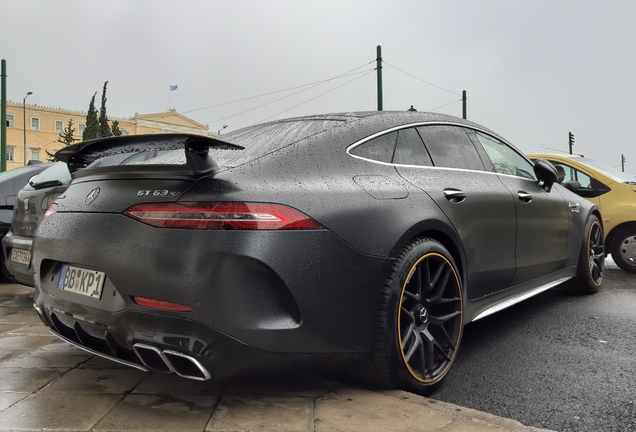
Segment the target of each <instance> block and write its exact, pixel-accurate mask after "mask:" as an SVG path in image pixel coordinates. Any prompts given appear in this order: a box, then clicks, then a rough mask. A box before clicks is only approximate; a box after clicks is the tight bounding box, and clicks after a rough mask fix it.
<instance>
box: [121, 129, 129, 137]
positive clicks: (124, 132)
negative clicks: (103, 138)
mask: <svg viewBox="0 0 636 432" xmlns="http://www.w3.org/2000/svg"><path fill="white" fill-rule="evenodd" d="M120 131H121V134H122V136H126V135H128V129H120Z"/></svg>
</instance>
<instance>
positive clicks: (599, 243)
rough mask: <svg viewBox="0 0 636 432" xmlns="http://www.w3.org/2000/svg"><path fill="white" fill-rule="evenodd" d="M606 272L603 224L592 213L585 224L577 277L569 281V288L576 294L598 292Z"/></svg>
mask: <svg viewBox="0 0 636 432" xmlns="http://www.w3.org/2000/svg"><path fill="white" fill-rule="evenodd" d="M604 274H605V246H604V244H603V226H602V225H601V221H600V220H599V219H598V217H596V216H594V215H592V216H590V218H589V219H588V221H587V224H586V226H585V236H584V237H583V242H582V244H581V252H580V253H579V261H578V265H577V270H576V277H575V278H574V279H572V280H571V281H570V282H569V283H568V285H569V289H570V291H571V292H573V293H576V294H594V293H596V292H598V289H599V287H600V286H601V283H602V282H603V276H604Z"/></svg>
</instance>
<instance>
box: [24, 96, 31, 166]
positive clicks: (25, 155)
mask: <svg viewBox="0 0 636 432" xmlns="http://www.w3.org/2000/svg"><path fill="white" fill-rule="evenodd" d="M32 94H33V92H27V94H26V96H25V97H24V99H22V115H23V120H24V165H25V166H26V164H27V154H26V127H27V126H26V98H28V97H29V96H31V95H32Z"/></svg>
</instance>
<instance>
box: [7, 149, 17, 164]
mask: <svg viewBox="0 0 636 432" xmlns="http://www.w3.org/2000/svg"><path fill="white" fill-rule="evenodd" d="M7 160H8V161H13V160H15V147H7Z"/></svg>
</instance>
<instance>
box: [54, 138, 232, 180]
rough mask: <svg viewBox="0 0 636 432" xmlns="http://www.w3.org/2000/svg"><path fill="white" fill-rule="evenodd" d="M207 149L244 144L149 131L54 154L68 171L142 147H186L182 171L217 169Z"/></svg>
mask: <svg viewBox="0 0 636 432" xmlns="http://www.w3.org/2000/svg"><path fill="white" fill-rule="evenodd" d="M210 148H216V149H224V150H244V147H241V146H238V145H235V144H231V143H228V142H225V141H221V140H218V139H216V138H211V137H207V136H202V135H191V134H148V135H127V136H119V137H109V138H97V139H93V140H88V141H82V142H80V143H77V144H71V145H69V146H66V147H64V148H62V149H60V150H58V151H57V152H56V153H55V160H57V161H61V162H66V164H67V165H68V168H69V171H70V172H74V171H77V170H78V169H81V168H86V167H87V166H88V165H89V164H91V163H92V162H94V161H96V160H98V159H101V158H103V157H106V156H113V155H117V154H123V153H139V152H142V151H145V150H152V149H156V150H180V149H183V150H185V155H186V165H185V167H184V168H185V169H184V171H188V172H197V173H202V172H206V171H210V170H215V169H218V165H217V164H216V162H214V160H213V159H212V158H211V157H210V156H209V155H208V151H209V149H210Z"/></svg>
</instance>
